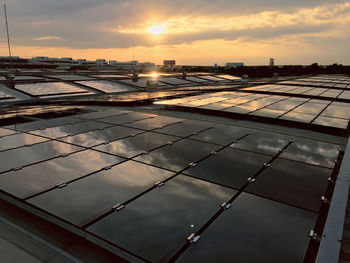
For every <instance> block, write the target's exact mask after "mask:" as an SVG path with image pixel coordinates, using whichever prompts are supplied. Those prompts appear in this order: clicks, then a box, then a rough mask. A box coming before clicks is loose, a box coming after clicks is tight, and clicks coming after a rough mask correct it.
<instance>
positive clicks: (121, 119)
mask: <svg viewBox="0 0 350 263" xmlns="http://www.w3.org/2000/svg"><path fill="white" fill-rule="evenodd" d="M152 116H154V115H152V114H147V113H141V112H132V113H128V114H123V115H117V116H110V117H106V118H101V119H98V121H102V122H106V123H111V124H121V123H126V122H133V121H136V120H142V119H146V118H150V117H152Z"/></svg>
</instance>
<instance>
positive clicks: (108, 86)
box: [76, 80, 135, 93]
mask: <svg viewBox="0 0 350 263" xmlns="http://www.w3.org/2000/svg"><path fill="white" fill-rule="evenodd" d="M76 83H78V84H83V85H86V86H88V87H91V88H94V89H97V90H100V91H103V92H107V93H111V92H125V91H135V89H133V88H131V87H128V86H124V85H121V84H119V83H115V82H111V81H103V80H100V81H76Z"/></svg>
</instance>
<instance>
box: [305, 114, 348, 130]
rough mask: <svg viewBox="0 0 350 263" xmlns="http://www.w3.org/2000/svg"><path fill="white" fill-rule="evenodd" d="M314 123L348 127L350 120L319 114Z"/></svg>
mask: <svg viewBox="0 0 350 263" xmlns="http://www.w3.org/2000/svg"><path fill="white" fill-rule="evenodd" d="M312 123H313V124H319V125H324V126H331V127H337V128H341V129H347V127H348V124H349V120H345V119H338V118H329V117H323V116H319V117H317V119H316V120H314V121H313V122H312Z"/></svg>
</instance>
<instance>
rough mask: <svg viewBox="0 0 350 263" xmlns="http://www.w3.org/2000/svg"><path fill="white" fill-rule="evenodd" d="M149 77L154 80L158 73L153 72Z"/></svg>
mask: <svg viewBox="0 0 350 263" xmlns="http://www.w3.org/2000/svg"><path fill="white" fill-rule="evenodd" d="M151 77H152V78H154V79H156V78H158V73H157V72H154V71H153V72H152V73H151Z"/></svg>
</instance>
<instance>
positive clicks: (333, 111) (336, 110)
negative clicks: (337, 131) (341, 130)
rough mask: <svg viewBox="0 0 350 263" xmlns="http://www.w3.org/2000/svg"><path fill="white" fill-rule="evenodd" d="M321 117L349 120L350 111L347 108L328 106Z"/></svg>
mask: <svg viewBox="0 0 350 263" xmlns="http://www.w3.org/2000/svg"><path fill="white" fill-rule="evenodd" d="M321 115H322V116H326V117H334V118H343V119H350V109H349V107H343V106H337V105H330V106H329V107H328V108H327V109H326V110H325V111H324V112H322V114H321Z"/></svg>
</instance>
